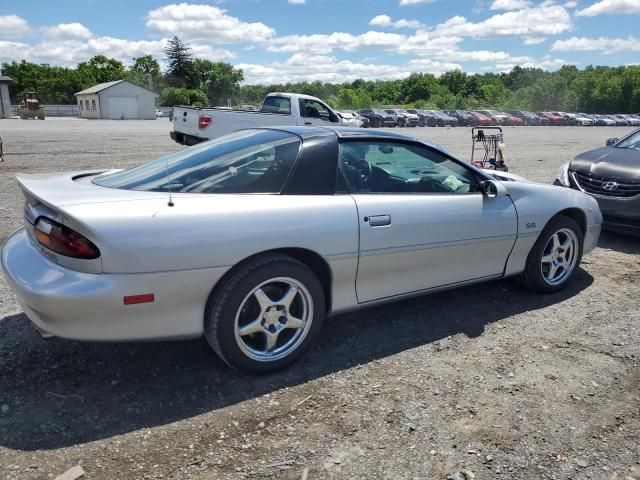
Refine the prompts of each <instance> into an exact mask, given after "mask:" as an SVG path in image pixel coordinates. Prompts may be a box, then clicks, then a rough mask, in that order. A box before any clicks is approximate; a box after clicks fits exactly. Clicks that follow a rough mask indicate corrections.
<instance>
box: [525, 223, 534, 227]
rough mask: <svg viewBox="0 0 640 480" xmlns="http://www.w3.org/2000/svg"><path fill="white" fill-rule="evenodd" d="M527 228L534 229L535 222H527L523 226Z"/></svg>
mask: <svg viewBox="0 0 640 480" xmlns="http://www.w3.org/2000/svg"><path fill="white" fill-rule="evenodd" d="M525 227H527V228H536V222H529V223H527V224H526V225H525Z"/></svg>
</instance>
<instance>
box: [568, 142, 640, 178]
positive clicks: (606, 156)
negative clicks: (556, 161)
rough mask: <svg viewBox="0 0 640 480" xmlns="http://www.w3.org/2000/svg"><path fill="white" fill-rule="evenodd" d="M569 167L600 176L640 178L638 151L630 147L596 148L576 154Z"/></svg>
mask: <svg viewBox="0 0 640 480" xmlns="http://www.w3.org/2000/svg"><path fill="white" fill-rule="evenodd" d="M569 168H571V169H572V170H576V171H578V172H581V173H586V174H593V175H598V176H601V177H611V178H625V179H629V180H640V151H638V150H633V149H630V148H613V147H602V148H597V149H595V150H590V151H588V152H584V153H581V154H580V155H578V156H576V158H574V159H573V160H572V161H571V165H570V167H569Z"/></svg>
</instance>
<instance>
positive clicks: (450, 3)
mask: <svg viewBox="0 0 640 480" xmlns="http://www.w3.org/2000/svg"><path fill="white" fill-rule="evenodd" d="M639 23H640V0H217V1H216V0H209V1H204V0H201V1H190V2H179V1H175V2H171V1H158V0H128V1H125V0H109V1H106V0H56V1H55V2H54V1H45V0H40V1H36V0H19V1H18V0H0V62H1V61H12V60H21V59H23V58H24V59H26V60H29V61H33V62H38V63H49V64H55V65H75V64H77V63H78V62H80V61H83V60H86V59H88V58H90V57H91V56H92V55H95V54H99V53H101V54H105V55H108V56H112V57H115V58H118V59H120V60H122V61H123V62H125V63H130V62H131V59H132V58H133V57H136V56H140V55H144V54H147V53H150V54H152V55H153V56H155V57H157V58H158V59H159V60H162V57H163V54H162V48H163V46H164V44H165V43H166V40H167V39H168V38H170V37H172V36H173V35H178V36H179V37H181V38H182V39H184V40H185V41H187V42H188V43H189V44H190V45H191V47H192V49H193V53H194V54H195V55H196V56H201V57H204V58H208V59H211V60H224V61H227V62H230V63H232V64H234V65H236V66H238V67H240V68H242V69H243V70H244V72H245V77H246V81H247V83H273V82H278V83H279V82H283V81H301V80H323V81H330V82H342V81H346V80H353V79H356V78H367V79H375V78H380V79H392V78H403V77H405V76H407V75H409V74H410V73H412V72H430V73H434V74H436V75H437V74H440V73H442V72H445V71H447V70H452V69H456V68H457V69H462V70H464V71H467V72H480V73H482V72H487V71H496V72H497V71H508V70H510V69H511V68H513V66H514V65H522V66H536V67H541V68H544V69H547V70H554V69H557V68H559V67H560V66H561V65H563V64H567V63H568V64H575V65H578V66H579V67H581V68H584V67H585V66H587V65H590V64H594V65H628V64H637V63H640V36H639V35H638V34H637V33H636V32H637V31H638V28H637V25H638V24H639Z"/></svg>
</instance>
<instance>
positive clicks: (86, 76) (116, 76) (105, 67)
mask: <svg viewBox="0 0 640 480" xmlns="http://www.w3.org/2000/svg"><path fill="white" fill-rule="evenodd" d="M77 70H78V72H79V73H80V75H81V76H82V77H83V80H82V82H83V85H84V86H85V88H88V87H91V86H93V85H95V84H96V83H105V82H113V81H114V80H122V79H123V78H125V76H126V70H125V68H124V65H123V64H122V62H121V61H120V60H116V59H115V58H109V57H105V56H104V55H95V56H93V57H91V58H90V59H89V61H87V62H80V63H79V64H78V68H77Z"/></svg>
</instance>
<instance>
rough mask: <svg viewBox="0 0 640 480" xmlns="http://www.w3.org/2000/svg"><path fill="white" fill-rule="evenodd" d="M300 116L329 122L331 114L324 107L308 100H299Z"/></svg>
mask: <svg viewBox="0 0 640 480" xmlns="http://www.w3.org/2000/svg"><path fill="white" fill-rule="evenodd" d="M300 115H301V116H302V117H305V118H320V119H322V120H325V121H327V122H329V121H331V112H330V111H329V109H328V108H327V106H326V105H324V104H322V103H320V102H318V101H316V100H308V99H302V98H301V99H300Z"/></svg>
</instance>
